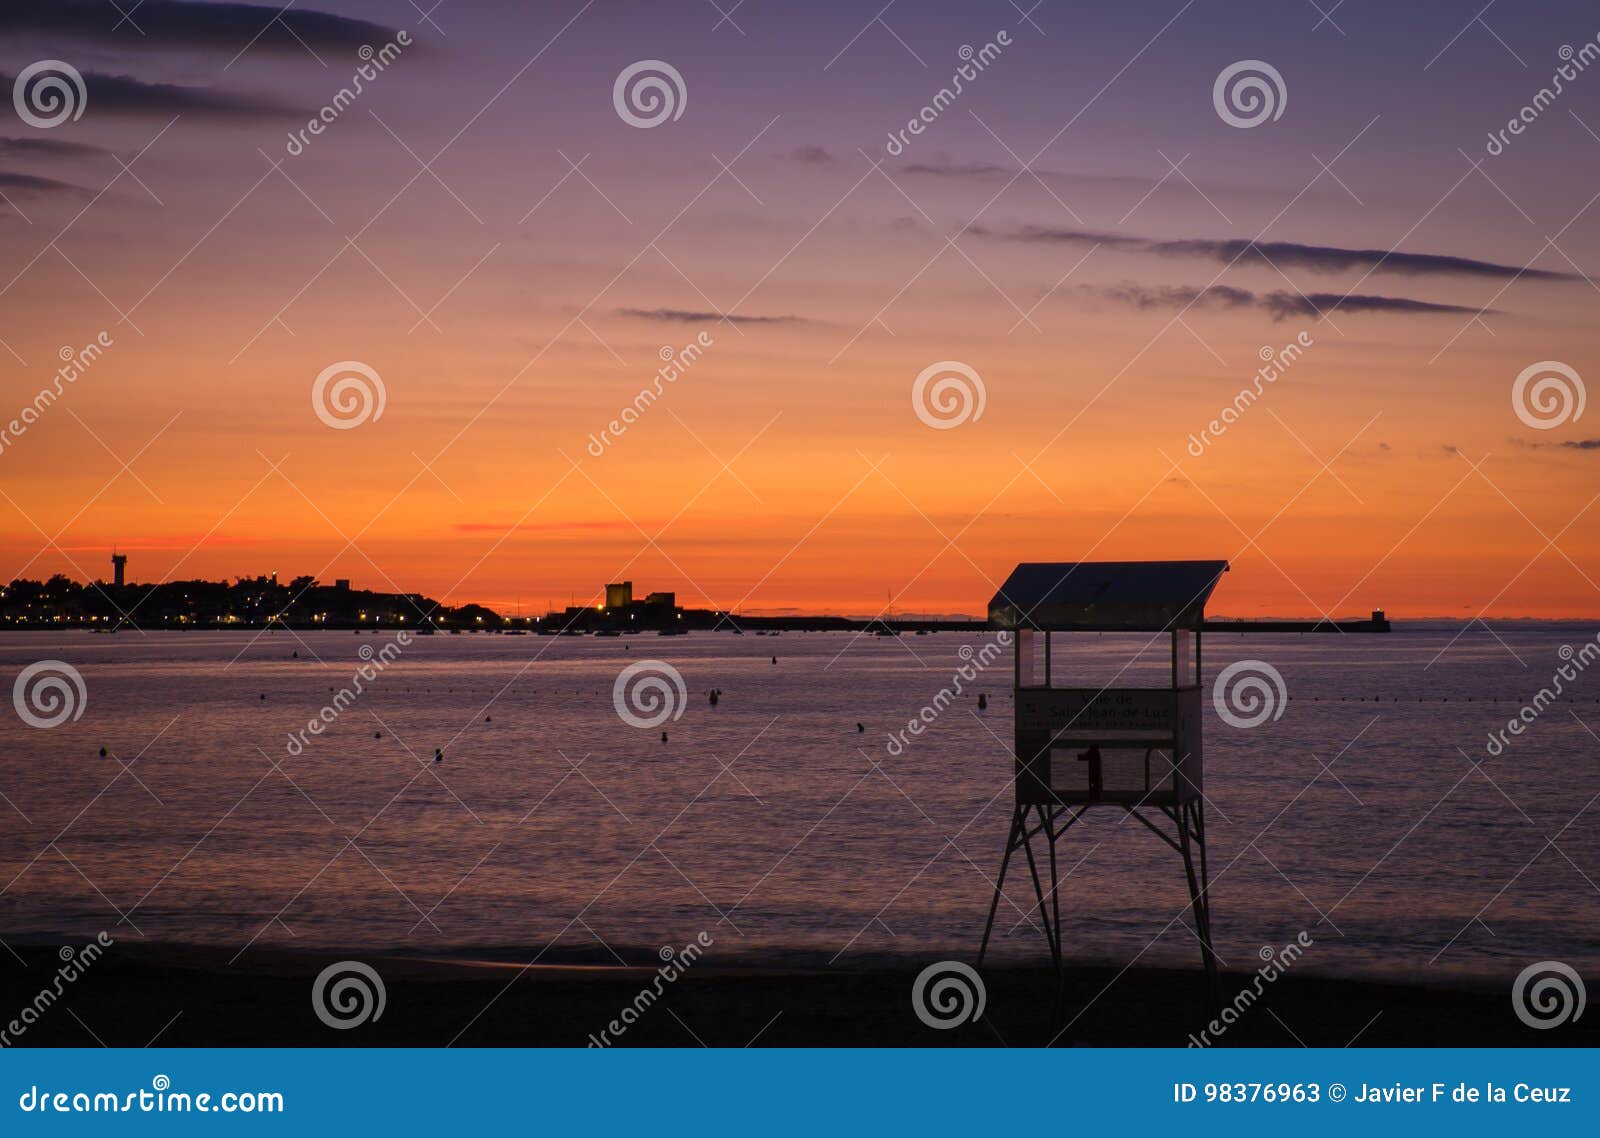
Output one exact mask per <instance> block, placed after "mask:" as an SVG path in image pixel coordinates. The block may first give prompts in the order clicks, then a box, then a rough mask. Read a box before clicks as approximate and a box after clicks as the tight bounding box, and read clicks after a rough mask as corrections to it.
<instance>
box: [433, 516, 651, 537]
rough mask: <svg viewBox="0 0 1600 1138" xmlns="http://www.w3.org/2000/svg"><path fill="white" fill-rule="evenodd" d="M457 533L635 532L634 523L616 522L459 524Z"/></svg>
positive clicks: (620, 520) (455, 526) (456, 529)
mask: <svg viewBox="0 0 1600 1138" xmlns="http://www.w3.org/2000/svg"><path fill="white" fill-rule="evenodd" d="M451 528H452V529H454V530H455V531H456V532H457V533H566V532H568V531H578V530H623V529H626V530H629V531H633V530H635V528H636V527H635V526H634V523H633V522H631V521H626V520H624V519H621V518H618V519H616V520H610V521H608V520H598V521H571V522H521V523H513V522H457V523H456V524H455V525H454V526H452V527H451Z"/></svg>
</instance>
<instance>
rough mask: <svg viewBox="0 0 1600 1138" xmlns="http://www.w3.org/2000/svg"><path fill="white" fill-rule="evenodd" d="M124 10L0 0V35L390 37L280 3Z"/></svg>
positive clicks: (317, 41) (124, 40) (195, 41)
mask: <svg viewBox="0 0 1600 1138" xmlns="http://www.w3.org/2000/svg"><path fill="white" fill-rule="evenodd" d="M122 10H123V11H126V12H128V19H126V20H124V19H122V18H120V17H119V16H118V14H117V12H118V9H117V7H116V6H115V5H110V4H107V3H105V2H104V0H0V32H6V33H16V32H37V33H43V34H46V35H52V36H62V37H68V38H71V39H77V40H85V41H89V42H93V43H115V44H119V45H122V46H124V47H130V46H135V45H137V46H140V47H152V48H153V47H160V46H169V47H170V46H179V47H214V48H218V49H222V50H226V51H227V52H228V53H229V54H230V55H231V54H232V53H234V52H236V51H239V50H241V49H242V48H244V47H245V46H246V45H247V44H248V45H249V46H250V48H251V50H256V49H261V50H263V51H278V52H288V51H294V52H304V51H305V50H306V48H307V47H310V48H349V49H351V50H354V49H356V48H359V47H361V46H362V45H363V44H370V45H371V46H372V47H373V48H378V47H381V46H382V45H383V44H384V43H385V42H387V41H388V40H391V39H393V38H394V35H395V31H394V29H391V28H387V27H385V26H383V25H382V24H375V23H371V22H369V21H367V20H355V19H351V18H349V17H347V16H338V15H334V14H333V13H331V12H318V11H315V10H308V9H303V8H287V9H285V7H284V6H283V5H281V4H273V5H271V6H266V5H261V4H228V3H174V2H173V0H144V3H142V4H127V5H124V6H123V8H122ZM141 33H143V34H141ZM252 41H253V42H252Z"/></svg>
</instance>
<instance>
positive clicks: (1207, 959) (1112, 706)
mask: <svg viewBox="0 0 1600 1138" xmlns="http://www.w3.org/2000/svg"><path fill="white" fill-rule="evenodd" d="M1227 571H1228V563H1227V562H1226V561H1100V562H1092V561H1085V562H1078V563H1072V562H1059V563H1058V562H1033V563H1024V564H1021V565H1018V566H1017V567H1016V569H1014V570H1013V571H1012V573H1011V576H1010V577H1008V578H1007V579H1006V582H1005V584H1004V585H1002V586H1001V587H1000V591H999V592H998V593H996V594H995V596H994V599H993V600H991V601H990V602H989V623H990V624H991V625H992V626H994V627H998V628H1005V629H1010V630H1011V631H1012V633H1013V640H1014V644H1015V651H1016V680H1015V686H1016V705H1015V706H1016V710H1015V715H1016V724H1015V729H1016V770H1015V784H1016V804H1015V807H1014V808H1013V810H1012V815H1011V832H1010V835H1009V836H1008V837H1007V838H1006V849H1005V856H1004V857H1003V858H1002V859H1001V862H1000V875H999V878H998V879H997V881H996V883H995V890H994V899H993V901H991V902H990V904H989V920H988V923H987V924H986V925H985V927H984V930H983V944H982V947H981V948H980V949H979V950H978V964H979V966H980V967H981V966H982V964H983V958H984V955H985V953H987V951H988V948H989V937H990V935H991V934H992V933H993V931H994V921H995V913H996V910H997V909H998V907H999V904H1000V896H1001V891H1002V889H1003V888H1004V886H1005V880H1006V870H1007V869H1008V868H1009V867H1010V864H1011V858H1012V855H1013V854H1015V853H1016V852H1017V851H1018V850H1021V851H1023V852H1024V853H1025V854H1026V856H1027V860H1028V871H1029V873H1030V874H1031V875H1032V877H1033V887H1034V893H1035V896H1036V897H1037V898H1038V903H1039V916H1040V919H1041V921H1042V922H1043V924H1044V930H1045V937H1046V939H1047V940H1048V941H1049V944H1050V956H1051V959H1052V961H1053V963H1054V965H1055V967H1056V970H1057V972H1060V971H1061V968H1062V948H1061V896H1060V879H1059V877H1058V875H1057V859H1056V843H1057V842H1058V841H1059V840H1060V839H1061V837H1062V836H1063V835H1064V834H1065V833H1066V832H1067V830H1069V829H1070V828H1071V827H1072V826H1073V824H1074V823H1076V822H1077V821H1078V820H1079V819H1081V818H1082V817H1083V815H1084V813H1085V812H1087V811H1088V810H1090V809H1091V808H1093V807H1104V808H1108V809H1116V810H1121V811H1123V812H1124V813H1125V814H1127V815H1128V816H1131V817H1133V818H1136V819H1137V820H1138V821H1140V822H1142V823H1143V824H1144V825H1145V826H1146V827H1147V828H1148V829H1149V830H1151V831H1152V832H1153V833H1154V834H1155V835H1156V836H1157V837H1159V838H1160V839H1161V840H1162V841H1164V842H1166V843H1167V844H1168V845H1169V846H1171V847H1172V848H1173V850H1175V851H1176V852H1177V853H1178V854H1179V855H1180V856H1181V857H1182V858H1183V868H1184V873H1185V875H1186V876H1187V877H1188V881H1189V901H1190V907H1191V911H1192V913H1193V919H1194V930H1195V934H1196V936H1197V937H1198V939H1199V941H1200V951H1201V956H1202V959H1203V960H1204V963H1205V969H1206V978H1207V981H1208V983H1209V986H1210V989H1211V995H1212V999H1213V1002H1214V1001H1215V1000H1216V998H1217V991H1218V989H1217V963H1216V954H1215V952H1214V951H1213V950H1212V943H1211V903H1210V896H1209V894H1208V892H1207V888H1208V881H1207V876H1206V827H1205V795H1204V793H1203V788H1204V777H1203V771H1204V762H1203V748H1202V746H1201V708H1202V698H1201V676H1200V638H1201V632H1202V629H1203V626H1204V622H1205V604H1206V601H1207V599H1208V598H1209V597H1210V596H1211V592H1212V590H1213V589H1215V588H1216V586H1217V581H1218V579H1219V578H1220V577H1221V576H1222V574H1224V573H1226V572H1227ZM1110 632H1118V633H1148V634H1150V638H1151V639H1150V641H1147V642H1146V647H1148V646H1150V645H1151V644H1153V643H1154V642H1158V641H1160V640H1161V638H1163V637H1165V638H1167V639H1168V640H1169V643H1170V648H1171V670H1170V677H1169V679H1168V682H1166V683H1164V684H1162V685H1160V686H1151V685H1148V684H1147V685H1146V686H1142V687H1132V686H1128V687H1125V686H1120V685H1119V680H1120V679H1121V677H1122V676H1123V674H1124V672H1126V671H1127V670H1128V669H1127V667H1126V666H1125V667H1124V668H1123V669H1122V670H1119V671H1118V672H1117V673H1116V675H1115V676H1114V677H1113V678H1112V680H1111V681H1110V682H1109V683H1108V684H1105V685H1102V686H1084V685H1082V684H1081V683H1080V684H1079V685H1077V686H1073V673H1072V669H1071V667H1070V653H1068V652H1062V653H1059V654H1058V653H1057V651H1056V645H1055V643H1054V641H1055V639H1056V638H1057V637H1058V636H1060V635H1061V634H1063V633H1110ZM1163 670H1164V669H1163ZM1080 680H1081V675H1080ZM1163 819H1164V821H1163ZM1168 824H1170V825H1168ZM1041 835H1042V836H1043V837H1044V839H1045V842H1046V845H1047V846H1048V858H1049V863H1050V884H1049V889H1048V892H1047V891H1046V889H1045V886H1044V883H1043V879H1042V874H1041V865H1040V860H1041V859H1036V858H1035V855H1034V849H1033V840H1034V838H1036V837H1039V836H1041ZM1196 854H1198V866H1197V865H1196V860H1197V859H1196Z"/></svg>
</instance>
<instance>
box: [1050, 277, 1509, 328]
mask: <svg viewBox="0 0 1600 1138" xmlns="http://www.w3.org/2000/svg"><path fill="white" fill-rule="evenodd" d="M1078 289H1079V291H1080V292H1083V293H1086V294H1089V295H1092V296H1096V297H1099V298H1100V299H1102V300H1110V301H1114V302H1116V303H1118V304H1126V305H1129V306H1131V307H1133V308H1138V309H1152V308H1199V309H1210V310H1212V311H1232V310H1236V309H1244V308H1250V309H1256V310H1258V311H1262V312H1266V313H1267V314H1269V315H1270V316H1271V317H1272V319H1273V320H1275V321H1276V320H1287V319H1288V318H1289V317H1291V316H1293V317H1300V318H1302V319H1316V318H1318V317H1320V316H1322V315H1324V314H1326V313H1328V312H1333V311H1339V312H1367V313H1371V312H1395V313H1406V314H1411V315H1449V314H1456V315H1472V316H1477V315H1482V314H1485V313H1492V312H1493V311H1494V310H1493V309H1489V308H1467V307H1463V306H1462V305H1458V304H1434V303H1433V302H1431V301H1426V300H1412V299H1410V298H1408V297H1400V296H1364V295H1359V294H1357V295H1351V296H1345V295H1344V294H1343V293H1336V292H1314V293H1309V294H1306V295H1301V294H1300V293H1295V292H1286V291H1282V290H1280V291H1277V292H1266V293H1257V292H1252V291H1250V290H1249V289H1244V288H1234V287H1233V286H1231V285H1208V286H1207V287H1205V288H1194V287H1192V286H1188V285H1160V286H1154V287H1152V286H1148V285H1138V284H1123V285H1115V286H1104V285H1079V286H1078Z"/></svg>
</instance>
